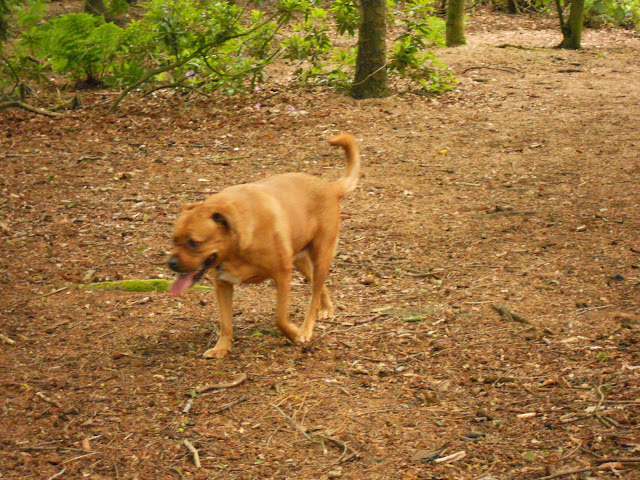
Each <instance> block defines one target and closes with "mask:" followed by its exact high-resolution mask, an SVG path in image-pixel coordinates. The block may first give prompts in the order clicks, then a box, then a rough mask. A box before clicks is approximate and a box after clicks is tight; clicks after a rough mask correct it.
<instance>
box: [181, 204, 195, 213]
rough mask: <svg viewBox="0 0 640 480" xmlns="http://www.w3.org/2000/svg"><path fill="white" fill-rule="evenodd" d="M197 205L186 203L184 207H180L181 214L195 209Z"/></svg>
mask: <svg viewBox="0 0 640 480" xmlns="http://www.w3.org/2000/svg"><path fill="white" fill-rule="evenodd" d="M196 205H197V203H188V204H186V205H180V211H181V212H188V211H189V210H193V209H194V208H195V207H196Z"/></svg>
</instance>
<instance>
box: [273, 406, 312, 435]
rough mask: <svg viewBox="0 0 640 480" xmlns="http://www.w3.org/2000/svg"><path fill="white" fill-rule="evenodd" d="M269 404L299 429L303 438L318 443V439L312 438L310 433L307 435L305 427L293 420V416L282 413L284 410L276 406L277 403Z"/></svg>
mask: <svg viewBox="0 0 640 480" xmlns="http://www.w3.org/2000/svg"><path fill="white" fill-rule="evenodd" d="M270 405H271V406H272V407H273V408H275V409H276V410H277V411H278V413H279V414H280V415H282V416H283V417H284V418H286V419H287V420H289V422H290V423H291V425H293V426H294V427H295V428H296V430H298V431H299V432H300V433H301V434H302V435H303V436H304V438H306V439H307V440H309V441H310V442H313V443H318V441H317V440H314V439H313V438H312V437H311V435H309V434H308V433H307V429H306V428H304V427H303V426H302V425H300V424H299V423H298V422H296V421H295V420H294V419H293V418H291V417H290V416H289V415H287V414H286V413H284V411H283V410H282V409H281V408H280V407H279V406H277V405H276V404H274V403H272V404H270Z"/></svg>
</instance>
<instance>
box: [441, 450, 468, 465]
mask: <svg viewBox="0 0 640 480" xmlns="http://www.w3.org/2000/svg"><path fill="white" fill-rule="evenodd" d="M466 456H467V452H465V451H464V450H461V451H459V452H456V453H452V454H451V455H447V456H446V457H441V458H436V459H435V460H434V463H453V462H457V461H458V460H462V459H463V458H464V457H466Z"/></svg>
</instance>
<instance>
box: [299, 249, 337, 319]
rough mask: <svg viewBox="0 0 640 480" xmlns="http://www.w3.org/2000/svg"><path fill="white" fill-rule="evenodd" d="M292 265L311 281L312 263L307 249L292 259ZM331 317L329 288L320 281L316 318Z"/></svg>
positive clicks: (331, 305) (331, 304)
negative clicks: (320, 287) (320, 289)
mask: <svg viewBox="0 0 640 480" xmlns="http://www.w3.org/2000/svg"><path fill="white" fill-rule="evenodd" d="M293 265H294V266H295V267H296V269H297V270H298V271H299V272H300V273H301V274H302V275H303V276H304V278H305V279H306V280H307V281H308V282H310V283H312V282H313V263H312V262H311V257H310V255H309V251H308V250H303V251H302V252H300V253H298V254H297V255H296V256H295V258H294V259H293ZM331 317H333V303H331V296H330V295H329V289H328V288H327V286H326V285H325V284H324V282H323V283H322V293H321V296H320V308H319V310H318V318H320V319H322V318H331Z"/></svg>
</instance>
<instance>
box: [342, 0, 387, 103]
mask: <svg viewBox="0 0 640 480" xmlns="http://www.w3.org/2000/svg"><path fill="white" fill-rule="evenodd" d="M361 3H362V15H361V20H360V31H359V33H358V56H357V58H356V78H355V80H354V83H353V85H352V87H351V96H353V98H379V97H386V96H388V95H389V89H388V88H387V48H386V42H385V37H386V34H387V25H386V13H387V2H386V0H362V2H361Z"/></svg>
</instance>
